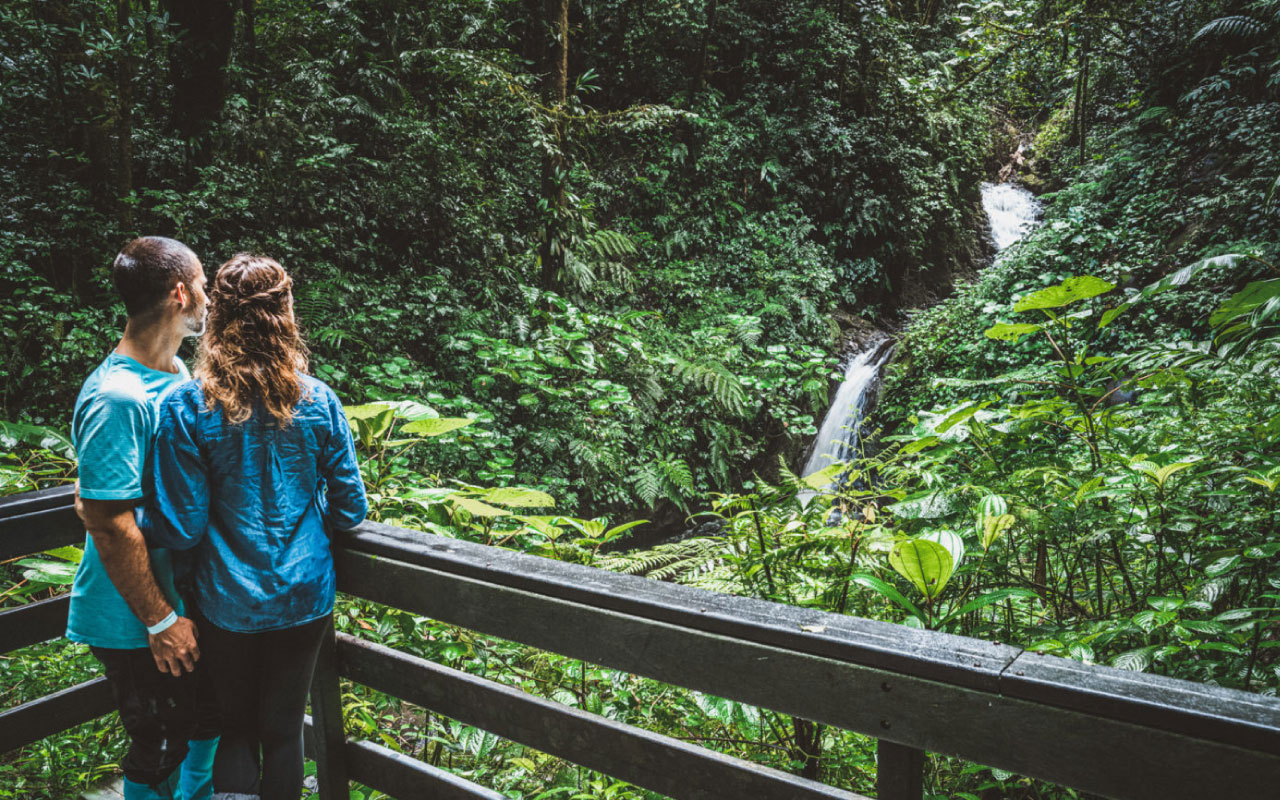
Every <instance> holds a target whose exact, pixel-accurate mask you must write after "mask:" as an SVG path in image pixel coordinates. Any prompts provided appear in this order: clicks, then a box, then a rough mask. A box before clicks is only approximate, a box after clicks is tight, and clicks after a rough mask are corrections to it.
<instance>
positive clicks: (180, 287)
mask: <svg viewBox="0 0 1280 800" xmlns="http://www.w3.org/2000/svg"><path fill="white" fill-rule="evenodd" d="M173 289H174V291H175V292H176V297H177V300H178V306H179V307H180V308H186V307H187V285H186V284H185V283H183V282H182V281H178V282H177V283H175V284H174V285H173Z"/></svg>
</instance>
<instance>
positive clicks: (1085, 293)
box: [993, 275, 1116, 338]
mask: <svg viewBox="0 0 1280 800" xmlns="http://www.w3.org/2000/svg"><path fill="white" fill-rule="evenodd" d="M1114 288H1116V285H1115V284H1114V283H1109V282H1107V281H1104V280H1103V279H1101V278H1095V277H1093V276H1092V275H1079V276H1077V277H1075V278H1067V279H1066V280H1065V281H1063V282H1062V283H1060V284H1058V285H1057V286H1050V287H1048V288H1046V289H1041V290H1040V291H1038V292H1032V293H1031V294H1029V295H1027V296H1026V297H1024V298H1022V299H1021V300H1019V301H1018V302H1017V303H1016V304H1014V306H1013V310H1014V311H1035V310H1037V309H1043V308H1061V307H1062V306H1067V305H1071V304H1072V303H1075V302H1078V301H1080V300H1088V299H1089V298H1090V297H1097V296H1098V295H1100V294H1106V293H1107V292H1109V291H1111V290H1112V289H1114ZM993 338H994V337H993Z"/></svg>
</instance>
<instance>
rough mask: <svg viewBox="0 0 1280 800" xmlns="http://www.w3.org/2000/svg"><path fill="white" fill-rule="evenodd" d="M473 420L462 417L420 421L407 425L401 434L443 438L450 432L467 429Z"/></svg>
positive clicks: (401, 430)
mask: <svg viewBox="0 0 1280 800" xmlns="http://www.w3.org/2000/svg"><path fill="white" fill-rule="evenodd" d="M473 422H475V420H473V419H465V418H462V417H438V418H436V419H420V420H417V421H415V422H409V423H406V424H405V426H404V427H403V428H401V429H400V432H401V433H412V434H416V435H418V436H442V435H444V434H446V433H449V432H450V431H456V430H458V429H459V428H465V427H467V426H468V425H470V424H471V423H473Z"/></svg>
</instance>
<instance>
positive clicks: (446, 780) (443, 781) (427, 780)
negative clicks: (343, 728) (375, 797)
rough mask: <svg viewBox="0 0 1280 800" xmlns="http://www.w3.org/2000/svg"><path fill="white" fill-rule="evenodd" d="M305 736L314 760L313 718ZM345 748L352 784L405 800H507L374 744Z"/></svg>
mask: <svg viewBox="0 0 1280 800" xmlns="http://www.w3.org/2000/svg"><path fill="white" fill-rule="evenodd" d="M302 734H303V736H302V738H303V743H304V746H305V749H306V754H307V756H308V757H309V758H312V759H313V760H314V759H315V757H316V749H315V745H316V737H317V734H316V726H315V721H314V720H313V719H312V718H311V716H310V715H307V716H304V717H303V727H302ZM343 748H344V751H345V760H346V763H347V765H348V766H349V767H350V777H351V779H352V780H355V781H358V782H360V783H363V784H364V785H366V786H370V787H372V788H374V789H377V790H378V791H380V792H385V793H386V794H389V795H391V796H392V797H396V798H401V800H418V798H431V800H477V798H478V799H479V800H506V798H505V797H504V796H503V795H501V794H498V793H497V792H495V791H493V790H491V789H486V788H485V787H483V786H480V785H478V784H475V783H471V782H470V781H467V780H464V779H463V778H459V777H458V776H457V775H454V774H453V773H451V772H448V771H446V770H442V769H439V768H437V767H433V766H431V765H430V764H424V763H422V762H421V761H418V760H416V759H413V758H410V757H409V756H406V755H404V754H403V753H397V752H396V751H394V750H390V749H388V748H386V747H382V746H381V745H377V744H374V743H373V742H354V741H351V740H350V739H348V740H347V741H346V742H345V744H344V745H343ZM319 766H320V764H319V762H317V763H316V767H317V769H318V768H319ZM344 800H345V798H344Z"/></svg>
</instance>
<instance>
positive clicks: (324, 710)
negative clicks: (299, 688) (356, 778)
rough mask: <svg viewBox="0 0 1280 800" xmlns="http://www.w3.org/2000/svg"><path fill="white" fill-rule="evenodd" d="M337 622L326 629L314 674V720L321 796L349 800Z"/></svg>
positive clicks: (312, 707) (312, 696)
mask: <svg viewBox="0 0 1280 800" xmlns="http://www.w3.org/2000/svg"><path fill="white" fill-rule="evenodd" d="M333 636H334V633H333V626H332V625H330V626H329V627H328V629H327V630H326V631H325V634H324V639H323V640H322V642H321V644H320V652H319V653H318V654H317V656H316V668H315V672H314V673H313V674H312V676H311V695H310V698H311V721H312V723H313V724H314V726H315V730H314V736H313V741H312V747H313V748H314V750H315V761H316V784H317V786H318V793H319V795H320V798H321V800H347V798H348V797H349V796H350V794H351V784H350V783H349V782H348V777H349V776H348V765H347V749H346V734H345V732H344V728H343V722H342V688H341V686H340V685H339V684H338V670H337V653H336V650H335V647H334V639H333Z"/></svg>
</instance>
